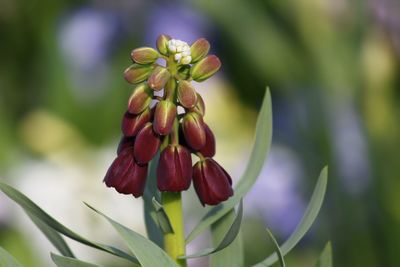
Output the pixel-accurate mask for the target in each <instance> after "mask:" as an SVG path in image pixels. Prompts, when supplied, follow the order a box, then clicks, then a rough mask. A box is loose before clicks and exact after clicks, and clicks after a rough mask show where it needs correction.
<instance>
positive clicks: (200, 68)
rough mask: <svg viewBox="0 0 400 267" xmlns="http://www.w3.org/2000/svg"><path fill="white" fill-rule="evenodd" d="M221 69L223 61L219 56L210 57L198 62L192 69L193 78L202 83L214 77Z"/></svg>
mask: <svg viewBox="0 0 400 267" xmlns="http://www.w3.org/2000/svg"><path fill="white" fill-rule="evenodd" d="M220 67H221V61H220V60H219V58H218V57H217V56H214V55H211V56H208V57H206V58H203V59H202V60H200V61H199V62H197V63H196V64H195V65H194V66H193V67H192V78H193V80H195V81H196V82H202V81H204V80H207V79H208V78H209V77H211V76H212V75H214V73H216V72H217V71H218V70H219V68H220Z"/></svg>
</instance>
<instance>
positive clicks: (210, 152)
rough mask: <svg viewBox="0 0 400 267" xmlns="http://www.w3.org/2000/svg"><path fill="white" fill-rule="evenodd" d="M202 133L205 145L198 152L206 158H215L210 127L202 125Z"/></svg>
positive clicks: (213, 138) (213, 139)
mask: <svg viewBox="0 0 400 267" xmlns="http://www.w3.org/2000/svg"><path fill="white" fill-rule="evenodd" d="M204 131H205V133H206V144H205V145H204V146H203V147H202V148H201V149H200V150H199V152H200V153H201V154H202V155H203V156H204V157H208V158H212V157H214V156H215V137H214V134H213V132H212V131H211V129H210V127H208V125H207V124H205V123H204Z"/></svg>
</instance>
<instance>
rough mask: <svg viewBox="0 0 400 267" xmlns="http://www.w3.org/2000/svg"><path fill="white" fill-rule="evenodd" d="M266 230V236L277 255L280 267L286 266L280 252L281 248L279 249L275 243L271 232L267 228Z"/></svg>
mask: <svg viewBox="0 0 400 267" xmlns="http://www.w3.org/2000/svg"><path fill="white" fill-rule="evenodd" d="M266 230H267V234H268V236H269V238H270V239H271V240H272V244H273V245H274V249H275V253H276V254H277V255H278V258H279V264H280V265H281V267H285V266H286V264H285V260H284V259H283V255H282V251H281V248H280V247H279V244H278V242H277V241H276V239H275V237H274V235H273V234H272V232H271V230H269V229H268V228H267V229H266Z"/></svg>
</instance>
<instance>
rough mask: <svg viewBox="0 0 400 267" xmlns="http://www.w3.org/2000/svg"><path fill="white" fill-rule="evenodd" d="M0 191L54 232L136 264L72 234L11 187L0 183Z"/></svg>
mask: <svg viewBox="0 0 400 267" xmlns="http://www.w3.org/2000/svg"><path fill="white" fill-rule="evenodd" d="M0 190H1V191H3V193H5V194H6V195H7V196H8V197H9V198H11V199H12V200H14V201H15V202H16V203H17V204H18V205H20V206H21V207H22V208H23V210H24V211H25V212H26V213H28V214H29V215H33V216H35V217H36V218H37V219H39V220H40V221H41V222H43V223H44V224H46V225H48V226H49V227H51V228H52V229H53V230H54V231H57V232H59V233H60V234H63V235H65V236H67V237H69V238H71V239H73V240H75V241H77V242H80V243H82V244H85V245H87V246H90V247H92V248H95V249H99V250H102V251H105V252H107V253H110V254H112V255H115V256H118V257H121V258H124V259H127V260H129V261H131V262H134V263H138V261H137V259H136V258H135V257H134V256H132V255H129V254H127V253H126V252H124V251H122V250H120V249H118V248H115V247H113V246H109V245H104V244H100V243H97V242H92V241H90V240H88V239H86V238H84V237H82V236H80V235H78V234H76V233H75V232H73V231H72V230H70V229H69V228H67V227H65V226H64V225H62V224H61V223H60V222H58V221H57V220H55V219H54V218H53V217H51V216H50V215H49V214H47V213H46V212H45V211H44V210H42V209H41V208H40V207H39V206H38V205H36V204H35V203H34V202H33V201H32V200H30V199H29V198H28V197H27V196H25V195H24V194H22V193H21V192H20V191H18V190H17V189H15V188H13V187H12V186H9V185H7V184H5V183H2V182H0Z"/></svg>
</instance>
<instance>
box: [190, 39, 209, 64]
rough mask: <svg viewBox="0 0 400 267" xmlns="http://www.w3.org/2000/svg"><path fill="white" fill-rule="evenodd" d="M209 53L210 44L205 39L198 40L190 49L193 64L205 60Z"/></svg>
mask: <svg viewBox="0 0 400 267" xmlns="http://www.w3.org/2000/svg"><path fill="white" fill-rule="evenodd" d="M208 51H210V43H209V42H208V41H207V40H206V39H205V38H200V39H198V40H196V42H194V43H193V44H192V46H191V47H190V52H191V54H190V55H191V56H192V63H196V62H197V61H199V60H200V59H202V58H204V57H205V56H206V55H207V54H208Z"/></svg>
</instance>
